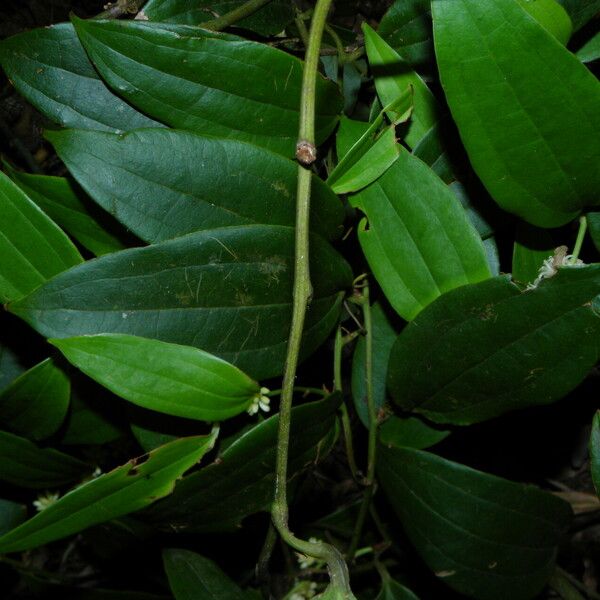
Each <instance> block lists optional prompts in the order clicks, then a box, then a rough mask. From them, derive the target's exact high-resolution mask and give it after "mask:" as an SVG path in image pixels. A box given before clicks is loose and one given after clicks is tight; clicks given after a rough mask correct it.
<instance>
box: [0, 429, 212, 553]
mask: <svg viewBox="0 0 600 600" xmlns="http://www.w3.org/2000/svg"><path fill="white" fill-rule="evenodd" d="M213 444H214V435H209V436H197V437H188V438H181V439H179V440H176V441H174V442H172V443H170V444H167V445H166V446H162V447H161V448H158V449H157V450H155V451H154V452H151V453H150V454H148V455H147V457H143V459H142V460H141V461H140V460H137V459H133V460H130V461H129V462H128V463H126V464H125V465H123V466H121V467H117V468H116V469H114V470H113V471H110V472H109V473H106V474H104V475H100V476H99V477H97V478H96V479H92V480H91V481H88V482H87V483H84V484H82V485H80V486H79V487H77V488H75V489H73V490H71V491H70V492H69V493H68V494H66V495H65V496H63V497H62V498H60V499H59V500H58V501H57V502H55V503H54V504H52V505H51V506H49V507H48V508H46V509H45V510H43V511H42V512H41V513H39V514H37V515H36V516H35V517H33V518H31V519H29V520H28V521H26V522H25V523H23V524H22V525H20V526H19V527H17V528H16V529H13V530H12V531H10V532H9V533H8V534H6V535H4V536H2V537H0V553H3V554H4V553H7V552H21V551H23V550H29V549H30V548H37V547H38V546H42V545H44V544H48V543H49V542H52V541H54V540H58V539H61V538H64V537H66V536H68V535H72V534H74V533H77V532H79V531H82V530H84V529H87V528H88V527H91V526H92V525H97V524H98V523H103V522H105V521H110V520H111V519H115V518H117V517H120V516H123V515H126V514H129V513H131V512H134V511H136V510H140V509H141V508H144V507H146V506H148V505H149V504H152V502H154V501H155V500H157V499H158V498H162V497H164V496H167V495H169V494H170V493H171V492H172V491H173V488H174V486H175V481H176V480H177V479H179V478H180V477H181V476H182V475H183V473H185V471H187V470H188V469H190V468H191V467H193V466H194V465H195V464H196V463H197V462H198V461H199V460H200V459H201V458H202V456H204V454H206V452H208V451H209V450H210V449H211V448H212V446H213Z"/></svg>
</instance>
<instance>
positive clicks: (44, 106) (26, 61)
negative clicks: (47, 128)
mask: <svg viewBox="0 0 600 600" xmlns="http://www.w3.org/2000/svg"><path fill="white" fill-rule="evenodd" d="M0 64H1V65H2V68H3V69H4V71H5V72H6V75H7V76H8V77H9V79H10V80H11V82H12V84H13V85H14V86H15V88H16V89H17V90H18V91H19V92H20V93H21V94H23V96H25V98H27V100H29V102H31V104H33V105H34V106H35V107H36V108H37V109H38V110H39V111H40V112H41V113H43V114H44V115H46V116H47V117H48V118H49V119H51V120H52V121H55V122H57V123H60V124H61V125H64V126H65V127H77V128H80V129H103V130H108V131H127V130H129V129H136V128H139V127H159V126H160V125H159V124H158V123H157V122H156V121H153V120H152V119H149V118H148V117H146V116H145V115H142V114H141V113H139V112H138V111H136V110H135V109H133V108H132V107H131V106H130V105H129V104H127V103H126V102H123V100H121V99H120V98H119V97H118V96H115V95H114V94H113V93H112V92H111V91H110V90H109V89H108V88H107V87H106V86H105V85H104V83H103V82H102V80H101V79H100V78H99V77H98V73H97V72H96V70H95V69H94V67H93V66H92V64H91V62H90V61H89V59H88V57H87V56H86V53H85V50H84V49H83V47H82V46H81V43H80V42H79V40H78V39H77V34H76V33H75V30H74V29H73V26H72V25H71V24H70V23H60V24H58V25H51V26H49V27H41V28H39V29H32V30H31V31H26V32H25V33H20V34H18V35H15V36H13V37H11V38H8V39H7V40H4V41H3V42H2V43H0Z"/></svg>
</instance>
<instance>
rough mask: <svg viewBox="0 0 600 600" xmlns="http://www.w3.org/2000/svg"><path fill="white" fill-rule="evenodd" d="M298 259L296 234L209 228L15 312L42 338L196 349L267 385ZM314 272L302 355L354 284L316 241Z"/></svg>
mask: <svg viewBox="0 0 600 600" xmlns="http://www.w3.org/2000/svg"><path fill="white" fill-rule="evenodd" d="M293 257H294V229H293V228H292V227H282V226H275V225H246V226H242V227H222V228H220V229H209V230H206V231H202V232H198V233H192V234H189V235H186V236H183V237H179V238H176V239H174V240H169V241H167V242H162V243H160V244H155V245H152V246H148V247H146V248H134V249H131V250H122V251H121V252H115V253H113V254H108V255H106V256H102V257H100V258H98V259H96V260H93V261H88V262H86V263H84V264H83V265H79V266H78V267H76V268H74V269H71V270H69V271H67V272H66V273H63V274H61V275H59V276H57V277H55V278H54V279H52V280H51V281H49V282H48V283H47V284H46V285H44V286H42V287H40V288H38V289H37V290H36V291H35V292H33V293H32V294H31V295H29V296H28V297H27V298H24V299H23V300H20V301H18V302H15V303H13V304H11V305H10V307H9V308H10V310H11V311H12V312H14V313H15V314H17V315H18V316H20V317H21V318H23V319H25V320H26V321H27V322H29V323H30V324H31V325H32V326H33V327H34V328H35V329H37V330H38V331H39V332H40V333H42V334H43V335H44V336H46V337H55V338H65V337H73V336H80V335H89V334H96V333H126V334H131V335H137V336H140V337H147V338H153V339H158V340H162V341H165V342H173V343H176V344H182V345H188V346H195V347H198V348H201V349H203V350H204V351H205V352H210V353H211V354H216V355H217V356H219V357H220V358H223V359H224V360H227V361H228V362H231V363H233V364H234V365H236V366H237V367H239V368H240V369H242V370H243V371H245V372H247V373H249V374H250V375H251V376H252V377H254V378H255V379H263V378H267V377H272V376H275V375H278V374H280V373H281V372H282V371H283V364H284V360H285V352H286V345H287V339H288V336H289V327H290V317H291V302H292V278H293ZM311 264H312V267H311V268H312V277H313V283H314V297H313V300H312V302H311V305H310V310H309V313H308V315H307V323H306V330H305V336H304V348H303V356H307V355H308V354H310V353H311V352H312V351H314V350H315V349H316V348H317V347H318V346H319V345H320V344H321V343H322V342H323V341H324V340H325V338H326V337H327V335H328V334H329V332H330V331H331V329H332V328H333V327H334V326H335V323H336V320H337V316H338V314H339V307H340V303H341V290H343V289H344V288H346V287H348V286H349V285H350V283H351V280H352V275H351V272H350V268H349V266H348V265H347V263H346V262H345V261H344V260H343V259H342V258H341V256H340V255H339V254H338V253H337V252H335V250H333V248H331V246H330V245H329V244H327V243H326V242H325V241H324V240H323V239H322V238H320V237H318V236H314V237H313V238H312V242H311Z"/></svg>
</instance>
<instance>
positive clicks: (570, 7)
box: [558, 0, 600, 31]
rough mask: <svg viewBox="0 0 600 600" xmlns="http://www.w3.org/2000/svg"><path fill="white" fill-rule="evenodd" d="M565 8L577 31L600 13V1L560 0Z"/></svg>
mask: <svg viewBox="0 0 600 600" xmlns="http://www.w3.org/2000/svg"><path fill="white" fill-rule="evenodd" d="M558 2H560V3H561V4H562V6H563V7H564V8H565V10H566V11H567V13H569V16H570V17H571V21H573V27H574V29H575V31H577V30H578V29H581V28H582V27H583V26H584V25H585V24H586V23H587V22H588V21H590V20H591V19H592V18H593V17H595V16H596V15H597V14H598V13H599V12H600V0H558Z"/></svg>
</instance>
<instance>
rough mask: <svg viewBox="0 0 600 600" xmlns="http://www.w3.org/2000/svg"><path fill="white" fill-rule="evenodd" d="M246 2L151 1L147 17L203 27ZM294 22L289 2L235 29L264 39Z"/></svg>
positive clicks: (278, 0)
mask: <svg viewBox="0 0 600 600" xmlns="http://www.w3.org/2000/svg"><path fill="white" fill-rule="evenodd" d="M245 1H246V0H150V1H149V2H148V3H147V4H146V6H144V14H145V15H146V16H147V17H148V18H149V19H150V20H151V21H161V22H163V23H184V24H186V25H199V24H201V23H204V22H205V21H210V20H211V19H215V18H217V17H218V16H222V15H224V14H225V13H228V12H230V11H232V10H234V9H235V8H238V7H239V6H241V5H242V4H244V3H245ZM293 20H294V10H293V7H292V4H291V3H290V2H289V1H288V0H271V2H268V3H267V4H266V6H263V7H262V8H260V9H258V10H257V11H256V12H254V13H252V14H251V15H250V16H249V17H246V18H244V19H241V20H240V21H237V22H236V23H235V27H241V28H242V29H249V30H250V31H256V32H257V33H260V34H261V35H265V36H268V35H275V34H276V33H280V32H281V31H283V29H284V28H285V26H286V25H288V24H289V23H291V22H292V21H293Z"/></svg>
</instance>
